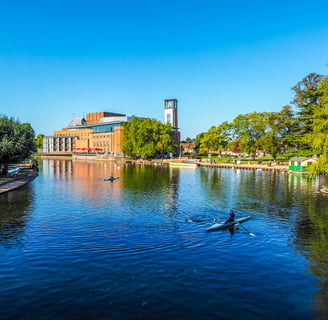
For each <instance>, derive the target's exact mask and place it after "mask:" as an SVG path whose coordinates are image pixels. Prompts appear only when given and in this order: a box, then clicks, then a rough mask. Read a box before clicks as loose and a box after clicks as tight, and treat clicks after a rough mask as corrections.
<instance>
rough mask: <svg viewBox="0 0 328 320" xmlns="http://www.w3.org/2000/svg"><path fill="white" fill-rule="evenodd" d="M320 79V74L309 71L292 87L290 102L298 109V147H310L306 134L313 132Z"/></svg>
mask: <svg viewBox="0 0 328 320" xmlns="http://www.w3.org/2000/svg"><path fill="white" fill-rule="evenodd" d="M322 79H323V76H322V75H319V74H316V73H310V74H309V75H307V76H306V77H305V78H304V79H303V80H301V81H299V82H298V83H297V85H296V86H294V87H293V88H292V90H293V91H294V93H295V96H294V100H293V101H292V103H293V104H294V105H295V106H296V107H297V108H298V110H299V111H298V115H297V118H296V119H297V121H298V122H299V130H298V132H297V134H296V138H297V142H298V148H299V149H310V148H311V144H309V141H308V134H311V133H312V132H313V114H314V112H315V110H316V108H317V106H318V105H319V100H320V96H321V94H322V93H321V92H320V90H318V88H319V85H320V82H321V81H322Z"/></svg>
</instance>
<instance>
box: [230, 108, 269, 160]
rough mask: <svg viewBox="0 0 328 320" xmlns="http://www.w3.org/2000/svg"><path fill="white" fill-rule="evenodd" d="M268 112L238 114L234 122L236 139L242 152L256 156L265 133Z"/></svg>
mask: <svg viewBox="0 0 328 320" xmlns="http://www.w3.org/2000/svg"><path fill="white" fill-rule="evenodd" d="M265 117H266V113H264V112H252V113H247V114H243V115H242V114H240V115H238V116H237V117H236V118H235V119H234V120H233V122H232V127H233V130H234V135H233V136H234V139H233V140H234V141H235V142H238V143H239V148H240V150H241V152H245V153H248V154H250V155H251V156H252V157H253V158H255V155H256V150H257V149H258V146H259V143H260V142H259V141H260V139H261V138H262V137H263V136H264V134H265V129H266V124H265Z"/></svg>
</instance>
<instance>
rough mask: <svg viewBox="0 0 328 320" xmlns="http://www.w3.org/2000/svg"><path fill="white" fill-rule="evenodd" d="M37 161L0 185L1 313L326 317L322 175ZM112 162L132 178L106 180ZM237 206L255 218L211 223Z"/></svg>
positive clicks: (327, 210)
mask: <svg viewBox="0 0 328 320" xmlns="http://www.w3.org/2000/svg"><path fill="white" fill-rule="evenodd" d="M39 168H40V174H39V176H38V178H36V179H35V180H34V181H33V182H32V183H30V184H29V185H27V186H25V187H22V188H20V189H18V190H16V191H13V192H10V193H6V194H2V195H0V252H1V256H0V259H1V260H0V266H1V268H0V319H6V320H7V319H8V320H9V319H43V320H44V319H241V318H245V319H261V320H263V319H266V320H267V319H269V320H270V319H277V318H282V319H287V320H289V319H298V320H300V319H306V320H308V319H319V320H322V319H327V317H328V254H327V253H328V197H327V196H324V195H322V194H320V193H318V190H319V188H320V184H321V183H322V181H319V180H318V179H315V180H308V179H307V178H306V177H304V176H298V175H291V174H288V173H282V172H281V173H279V172H270V171H255V170H233V169H208V168H196V169H189V168H182V169H179V168H167V167H160V166H158V167H151V166H134V165H123V164H117V163H111V162H87V161H70V160H46V159H44V160H40V164H39ZM112 173H113V174H114V175H115V176H117V177H120V178H119V179H117V180H115V181H113V182H111V181H104V180H103V179H104V177H109V176H110V175H111V174H112ZM231 208H233V209H235V211H236V213H237V218H238V217H244V216H249V215H250V216H252V219H251V220H249V221H247V222H245V223H244V224H242V225H241V226H239V227H237V228H235V229H234V230H230V231H229V230H224V231H216V232H210V233H208V232H205V230H206V228H207V227H208V226H210V225H211V224H213V222H214V219H219V220H223V219H225V218H226V217H227V216H228V213H229V210H230V209H231Z"/></svg>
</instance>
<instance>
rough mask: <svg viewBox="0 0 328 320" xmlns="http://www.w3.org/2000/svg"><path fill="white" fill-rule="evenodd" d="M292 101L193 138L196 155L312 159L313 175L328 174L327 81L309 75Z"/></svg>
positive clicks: (317, 75) (303, 80)
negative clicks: (314, 159)
mask: <svg viewBox="0 0 328 320" xmlns="http://www.w3.org/2000/svg"><path fill="white" fill-rule="evenodd" d="M292 91H293V92H294V99H293V101H291V105H285V106H283V107H282V108H281V110H280V111H277V112H252V113H246V114H240V115H238V116H237V117H235V118H234V119H233V121H232V122H227V121H225V122H223V123H221V124H219V125H217V126H212V127H211V128H210V129H209V130H208V131H207V132H203V133H200V134H198V135H197V136H196V139H195V142H196V144H197V146H198V147H199V152H201V153H208V152H211V151H216V152H220V151H223V150H231V151H233V152H241V153H247V154H249V155H250V156H252V157H255V155H256V152H257V151H258V150H261V151H262V152H264V153H265V154H270V155H271V156H272V157H273V159H276V158H277V157H278V155H285V156H293V155H297V156H312V155H318V156H319V160H318V162H317V164H316V165H315V166H314V168H313V169H314V170H316V172H317V173H321V174H327V173H328V77H325V76H323V75H319V74H316V73H311V74H309V75H308V76H306V77H305V78H304V79H302V80H301V81H299V82H298V83H297V84H296V85H295V86H294V87H293V88H292Z"/></svg>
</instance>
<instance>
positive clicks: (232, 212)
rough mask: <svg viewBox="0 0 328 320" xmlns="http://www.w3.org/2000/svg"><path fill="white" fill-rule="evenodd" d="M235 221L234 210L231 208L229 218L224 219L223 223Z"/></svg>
mask: <svg viewBox="0 0 328 320" xmlns="http://www.w3.org/2000/svg"><path fill="white" fill-rule="evenodd" d="M234 221H235V213H234V211H233V210H232V209H231V210H230V213H229V218H228V220H226V221H225V222H224V223H229V222H234Z"/></svg>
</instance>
